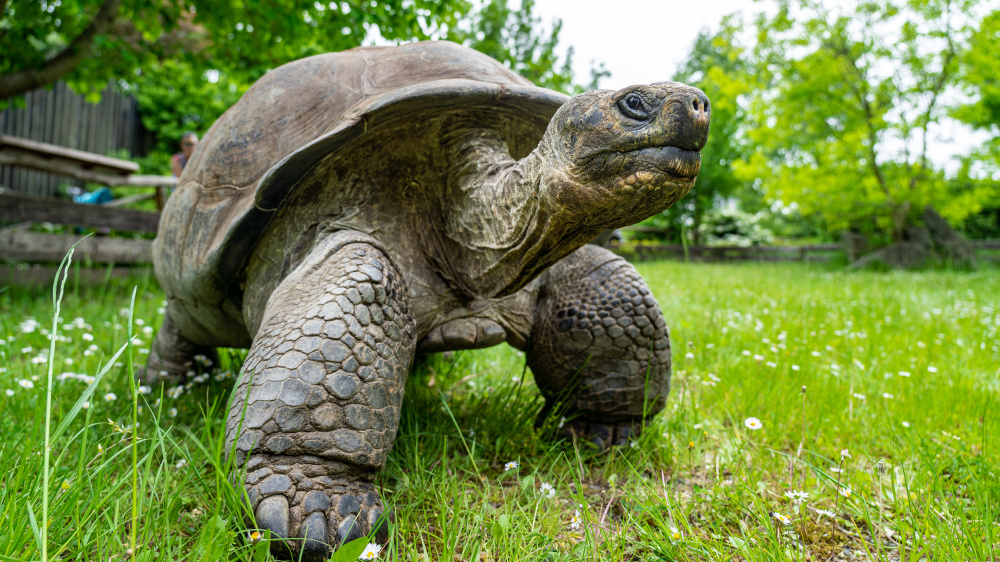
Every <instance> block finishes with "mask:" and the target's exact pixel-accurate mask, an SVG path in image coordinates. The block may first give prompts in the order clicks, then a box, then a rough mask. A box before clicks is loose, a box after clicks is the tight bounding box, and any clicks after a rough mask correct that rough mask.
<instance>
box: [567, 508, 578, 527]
mask: <svg viewBox="0 0 1000 562" xmlns="http://www.w3.org/2000/svg"><path fill="white" fill-rule="evenodd" d="M579 528H580V510H579V509H578V510H576V512H575V513H573V517H572V518H570V520H569V529H570V530H571V531H575V530H577V529H579Z"/></svg>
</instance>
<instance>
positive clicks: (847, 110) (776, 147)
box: [713, 0, 998, 238]
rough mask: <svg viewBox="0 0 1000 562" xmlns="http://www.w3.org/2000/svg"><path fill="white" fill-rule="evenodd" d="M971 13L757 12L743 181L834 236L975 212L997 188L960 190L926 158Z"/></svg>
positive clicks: (935, 8)
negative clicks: (927, 213) (754, 85)
mask: <svg viewBox="0 0 1000 562" xmlns="http://www.w3.org/2000/svg"><path fill="white" fill-rule="evenodd" d="M976 10H977V8H976V3H975V2H973V1H971V0H959V1H954V0H912V1H907V2H904V1H901V0H896V1H882V0H879V1H869V0H861V1H856V2H851V3H837V4H835V5H833V7H829V5H822V4H819V3H816V2H812V1H809V0H799V1H791V0H789V1H784V2H782V3H781V4H780V9H779V10H778V12H777V13H776V14H775V15H774V16H771V17H767V16H763V15H761V16H760V17H759V19H758V21H757V22H756V32H757V45H756V48H755V51H754V58H755V60H756V70H757V73H758V76H759V78H760V81H761V84H763V87H761V88H760V90H758V91H757V92H756V93H755V95H754V96H753V97H752V99H751V102H750V114H751V116H752V125H751V126H750V127H748V129H747V132H746V135H747V141H748V144H749V146H750V147H751V150H750V154H749V155H748V157H746V158H745V159H743V160H741V161H739V162H738V163H737V165H736V167H735V169H736V172H737V174H738V175H739V177H741V178H743V179H744V180H746V181H758V182H759V185H760V187H761V189H762V190H763V191H764V193H765V194H766V195H767V197H768V198H769V199H771V200H780V201H783V202H785V203H788V202H792V201H794V202H797V203H798V204H799V205H801V208H802V211H803V213H804V214H807V215H814V216H817V217H819V218H821V220H822V221H824V222H825V223H826V225H827V228H829V229H830V230H835V231H836V230H842V229H845V228H858V229H861V230H870V231H888V232H893V233H894V236H895V237H896V238H899V237H900V236H901V235H902V231H903V228H904V227H905V225H906V224H907V223H908V222H909V221H910V220H912V219H914V218H915V217H916V216H917V215H919V213H920V212H922V210H923V208H924V206H926V205H934V206H935V207H936V208H938V210H939V211H940V212H941V213H942V214H943V215H944V216H946V217H948V218H949V219H951V220H952V221H961V220H962V219H964V218H965V217H967V216H969V215H970V214H973V213H975V212H977V211H978V210H979V209H980V208H981V207H982V205H983V203H984V202H985V201H986V200H988V199H989V198H990V197H996V196H997V195H998V193H997V191H996V187H995V185H994V186H993V187H992V188H990V187H989V186H986V188H985V189H973V190H969V189H965V188H964V187H963V185H961V183H960V182H955V181H949V180H948V178H946V176H945V174H944V172H943V171H942V170H940V169H937V168H935V166H934V165H933V162H932V161H931V159H930V158H929V154H928V150H929V142H928V141H929V140H930V137H931V135H933V134H934V126H935V124H937V123H939V122H940V121H941V120H942V118H945V117H946V116H947V114H948V106H947V105H946V103H945V98H946V97H947V95H948V94H949V93H951V92H953V91H954V90H955V88H956V87H957V84H958V80H959V76H960V68H961V62H962V57H963V54H964V53H966V52H967V50H968V48H969V44H970V41H971V38H972V37H973V36H974V34H975V32H976V27H975V24H976V18H975V17H974V15H975V12H976ZM993 56H994V59H993V60H996V59H995V55H993ZM713 126H714V123H713Z"/></svg>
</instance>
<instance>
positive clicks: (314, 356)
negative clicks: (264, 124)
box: [226, 232, 416, 560]
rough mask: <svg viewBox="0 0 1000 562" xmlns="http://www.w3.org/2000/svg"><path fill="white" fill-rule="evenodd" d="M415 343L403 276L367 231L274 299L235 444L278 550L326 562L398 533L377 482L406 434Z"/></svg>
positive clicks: (318, 256)
mask: <svg viewBox="0 0 1000 562" xmlns="http://www.w3.org/2000/svg"><path fill="white" fill-rule="evenodd" d="M415 338H416V329H415V326H414V322H413V319H412V318H411V317H410V313H409V303H408V297H407V294H406V289H405V286H404V284H403V280H402V277H401V276H400V275H399V273H398V272H397V271H396V269H395V268H394V267H393V266H392V264H391V263H390V262H389V260H388V259H387V257H386V256H385V254H384V253H383V251H382V250H381V246H380V245H378V243H377V241H375V240H374V239H372V238H371V237H369V236H367V235H363V234H360V233H352V232H339V233H336V234H333V235H330V236H328V237H327V238H325V239H324V240H322V241H320V242H319V243H318V244H317V245H316V247H315V248H314V249H313V250H312V251H311V253H310V254H309V256H308V257H307V258H306V259H305V261H303V263H302V264H301V265H300V266H299V267H297V268H296V269H295V271H293V272H292V273H291V274H290V275H289V276H288V277H287V278H285V279H284V280H283V281H282V282H281V284H280V285H279V286H278V288H277V289H276V290H275V291H274V293H273V294H272V295H271V297H270V299H269V300H268V303H267V306H266V309H265V311H264V315H263V319H262V322H261V327H260V330H259V331H258V333H257V334H256V336H255V337H254V341H253V345H252V346H251V348H250V352H249V355H248V356H247V360H246V362H245V363H244V365H243V369H242V372H241V374H240V381H239V383H238V384H237V387H236V390H235V392H234V395H233V402H232V404H231V405H230V410H229V419H228V421H227V424H226V437H227V448H226V450H227V451H230V450H235V455H236V459H235V463H234V464H235V470H236V472H235V473H234V477H237V478H242V479H243V480H242V484H243V486H244V488H245V489H246V491H247V494H248V497H249V500H250V509H251V510H253V513H254V515H255V518H256V523H257V526H258V527H259V528H263V529H269V530H271V532H272V536H274V537H275V538H278V539H287V540H286V541H284V542H283V541H281V540H276V541H275V542H274V543H272V546H271V552H272V554H274V555H275V556H278V557H279V558H286V559H287V558H291V559H294V560H299V559H301V560H326V559H327V558H329V556H330V552H331V551H332V550H333V547H334V546H335V545H337V544H343V543H345V542H349V541H351V540H353V539H355V538H358V537H361V536H364V535H366V534H368V533H369V532H371V531H372V530H375V531H376V536H377V538H379V539H380V540H381V541H383V542H384V540H386V539H387V535H386V533H387V525H385V517H384V516H383V511H384V510H383V507H382V501H381V499H380V498H379V496H378V493H377V492H376V490H375V487H374V485H373V484H372V481H373V480H374V478H375V476H376V473H377V472H378V471H380V470H382V468H384V466H385V462H386V457H387V455H388V453H389V450H390V449H391V448H392V442H393V439H394V438H395V436H396V430H397V428H398V424H399V410H400V407H401V405H402V399H403V387H404V385H405V382H406V375H407V371H408V370H409V368H410V366H411V364H412V362H413V356H414V353H415V349H416V343H415ZM241 474H242V475H243V476H240V475H241ZM376 527H378V528H377V529H376Z"/></svg>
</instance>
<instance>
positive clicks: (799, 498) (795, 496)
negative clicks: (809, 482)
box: [785, 490, 809, 502]
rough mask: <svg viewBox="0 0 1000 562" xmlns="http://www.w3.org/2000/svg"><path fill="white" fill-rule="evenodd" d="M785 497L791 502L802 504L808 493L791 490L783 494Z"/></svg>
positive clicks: (807, 497)
mask: <svg viewBox="0 0 1000 562" xmlns="http://www.w3.org/2000/svg"><path fill="white" fill-rule="evenodd" d="M785 497H786V498H788V499H790V500H792V501H793V502H804V501H806V500H807V499H809V492H803V491H800V490H791V491H788V492H785Z"/></svg>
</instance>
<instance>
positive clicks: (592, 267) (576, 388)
mask: <svg viewBox="0 0 1000 562" xmlns="http://www.w3.org/2000/svg"><path fill="white" fill-rule="evenodd" d="M527 349H528V366H529V367H531V371H532V373H534V375H535V381H536V382H537V384H538V387H539V389H540V390H541V392H542V395H543V396H544V397H545V399H546V408H545V409H544V410H543V412H542V415H543V416H544V415H546V414H547V413H548V412H549V411H550V410H551V408H552V407H554V406H556V405H558V404H559V403H562V404H563V405H564V406H565V408H566V412H567V415H568V416H571V417H572V418H573V419H572V421H570V422H567V423H566V425H565V426H564V428H563V435H564V436H571V435H573V434H576V435H578V436H580V437H584V438H587V439H590V440H591V441H592V442H594V443H595V444H596V445H597V446H598V447H600V448H604V447H608V446H610V445H621V444H624V443H625V442H626V441H627V440H628V439H629V438H630V437H632V436H634V435H636V434H637V432H638V430H639V429H641V424H642V421H643V420H644V419H645V418H647V417H649V416H652V415H653V414H655V413H657V412H659V411H660V410H661V409H663V406H664V403H665V401H666V398H667V393H668V392H670V333H669V330H668V329H667V325H666V322H664V320H663V314H662V313H661V312H660V307H659V305H658V304H657V303H656V299H654V298H653V295H652V293H651V292H650V290H649V287H647V286H646V283H645V281H643V279H642V277H641V276H640V275H639V273H638V272H636V270H635V268H634V267H632V265H631V264H630V263H628V262H627V261H625V260H624V259H622V258H620V257H618V256H616V255H614V254H613V253H611V252H609V251H608V250H606V249H604V248H600V247H597V246H594V245H590V244H588V245H586V246H584V247H582V248H580V249H579V250H577V251H576V252H574V253H573V254H571V255H569V256H567V257H566V258H563V259H562V260H561V261H560V262H559V263H557V264H556V265H554V266H552V267H551V268H550V269H549V270H548V271H547V272H546V273H545V274H544V275H543V277H542V278H541V279H540V283H539V293H538V301H537V304H536V306H535V312H534V322H533V326H532V329H531V338H530V341H529V343H528V346H527ZM540 421H541V418H540Z"/></svg>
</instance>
